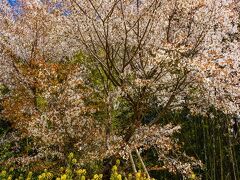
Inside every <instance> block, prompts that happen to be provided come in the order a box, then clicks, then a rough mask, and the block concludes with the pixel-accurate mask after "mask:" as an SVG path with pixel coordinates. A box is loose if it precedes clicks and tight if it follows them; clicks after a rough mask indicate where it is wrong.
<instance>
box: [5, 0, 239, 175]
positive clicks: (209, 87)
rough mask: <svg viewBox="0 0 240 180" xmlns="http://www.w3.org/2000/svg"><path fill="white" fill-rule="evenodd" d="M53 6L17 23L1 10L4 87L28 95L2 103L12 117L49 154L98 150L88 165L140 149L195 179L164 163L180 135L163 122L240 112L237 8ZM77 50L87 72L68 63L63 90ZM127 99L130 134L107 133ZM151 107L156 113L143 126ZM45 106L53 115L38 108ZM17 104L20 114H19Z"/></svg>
mask: <svg viewBox="0 0 240 180" xmlns="http://www.w3.org/2000/svg"><path fill="white" fill-rule="evenodd" d="M54 3H55V2H51V1H48V2H42V1H37V0H32V1H29V2H26V1H21V3H20V7H19V8H20V9H21V10H20V11H18V12H19V13H17V14H14V15H13V10H12V9H11V8H10V7H9V6H8V5H7V4H4V3H3V4H1V10H2V11H1V14H0V23H1V25H2V26H1V27H0V32H1V36H0V50H1V59H0V64H1V67H0V75H1V76H0V82H2V83H3V84H4V85H7V86H8V87H9V88H10V89H11V90H12V93H13V94H12V97H15V96H17V95H18V94H17V92H22V94H20V96H21V98H22V99H20V100H19V101H16V98H15V99H14V98H12V99H11V98H10V99H8V100H6V101H5V105H6V107H8V108H5V113H6V116H7V115H9V117H8V118H9V119H12V120H13V121H14V122H16V124H17V126H18V127H20V129H21V128H22V127H23V129H24V130H23V131H25V132H26V133H27V134H28V133H29V134H30V135H32V136H33V137H35V138H37V139H40V141H39V142H41V143H42V144H44V147H46V146H45V145H46V144H48V145H52V146H54V145H56V144H58V143H59V144H65V143H66V142H65V140H66V141H67V139H71V143H74V145H75V147H77V148H78V150H79V151H81V150H82V148H86V147H87V146H89V147H95V148H92V149H91V150H89V155H90V156H91V158H90V159H94V158H99V159H101V158H104V157H107V156H109V155H112V154H120V155H122V156H123V157H126V158H128V157H129V158H130V160H132V155H131V153H132V152H136V153H137V155H138V157H139V159H140V160H142V159H141V156H140V153H139V149H140V148H144V149H148V148H150V147H156V149H157V152H158V153H159V157H160V158H161V160H164V161H166V163H165V164H166V166H167V168H168V169H171V171H174V168H173V166H171V164H174V165H176V166H177V168H178V169H181V168H183V167H187V168H185V170H186V169H188V170H187V171H188V173H186V172H183V174H189V172H190V170H189V169H190V168H189V164H186V165H183V164H182V163H181V162H177V161H176V160H175V159H170V158H167V155H168V152H169V150H170V149H175V148H176V146H175V145H174V144H176V143H174V141H173V140H172V139H171V138H170V137H171V136H172V135H173V132H175V131H177V130H178V129H179V127H178V126H176V127H174V126H173V125H167V126H163V127H160V126H159V125H157V124H158V123H159V122H160V120H161V118H162V117H163V116H164V115H166V114H167V113H168V112H169V111H173V110H177V109H179V108H182V107H183V106H187V107H188V108H190V109H191V111H192V112H193V113H201V114H204V113H205V112H206V110H207V109H208V107H210V106H214V107H216V108H218V109H220V110H222V111H224V112H225V113H238V111H239V94H240V92H239V91H240V90H239V89H240V88H239V69H240V68H239V47H240V46H239V41H237V40H236V39H234V38H233V39H231V37H233V36H235V35H236V33H237V32H238V29H237V21H238V14H237V11H236V10H237V7H238V5H239V4H238V3H237V2H236V1H233V0H226V1H221V0H197V1H196V0H186V1H179V0H67V1H62V2H61V6H60V7H58V8H56V7H55V8H54ZM65 10H67V11H68V12H69V13H67V14H64V11H65ZM80 51H81V53H83V54H84V58H85V59H87V65H86V64H82V65H81V67H79V65H77V66H72V67H71V68H73V69H72V72H70V71H71V70H70V69H68V68H67V65H66V70H68V75H66V76H65V81H64V82H65V83H66V84H63V83H61V82H59V80H58V76H59V74H58V73H57V70H56V69H58V68H59V63H60V64H61V63H63V62H68V63H71V62H72V60H73V59H75V58H76V57H75V55H76V54H77V53H79V52H80ZM54 63H56V64H55V66H56V67H52V66H53V65H54ZM60 66H61V65H60ZM84 66H85V67H84ZM61 68H63V67H61ZM61 68H60V69H61ZM86 70H87V71H88V70H90V71H93V70H94V72H97V73H98V75H99V77H100V78H99V79H101V80H100V81H99V82H100V83H97V84H96V83H95V84H94V83H93V82H87V80H86V79H87V78H85V77H86V76H85V75H86V74H85V71H86ZM60 72H61V71H60ZM61 73H62V72H61ZM88 73H89V71H88V72H87V74H88ZM84 78H85V79H84ZM86 82H87V83H86ZM81 84H83V87H84V88H83V89H82V88H80V87H79V86H80V85H81ZM89 84H93V85H92V86H91V88H90V87H88V86H87V85H89ZM78 85H79V86H78ZM85 85H86V86H85ZM86 87H87V88H86ZM19 88H20V89H19ZM85 88H86V89H85ZM88 88H89V89H88ZM20 90H21V91H20ZM39 92H41V93H40V94H39ZM92 92H94V93H96V94H98V93H99V94H100V93H101V94H102V99H101V100H102V102H104V103H103V104H105V105H106V109H107V112H108V116H107V118H106V120H105V121H106V122H104V123H103V124H101V123H100V124H101V125H99V124H98V123H99V122H98V121H96V119H94V117H92V116H91V115H89V114H94V112H95V111H97V110H96V109H95V108H92V107H91V108H90V107H89V106H87V105H86V104H85V101H84V100H85V99H86V97H89V98H90V94H91V93H92ZM82 94H85V95H84V96H83V95H82ZM10 97H11V96H10ZM24 97H28V100H31V101H25V100H24ZM54 98H55V99H54ZM122 101H124V103H126V104H127V106H129V107H130V108H129V109H130V111H131V114H132V115H131V117H130V118H127V119H125V121H124V123H125V124H127V125H128V126H127V127H125V128H124V129H123V131H120V132H119V131H118V130H114V131H112V128H110V130H109V128H108V127H111V126H112V124H113V121H114V120H116V118H115V117H113V116H112V113H111V112H113V111H115V110H120V108H121V107H120V106H119V104H121V102H122ZM153 101H154V103H156V104H157V108H158V109H157V111H158V114H157V115H156V117H155V119H153V120H152V121H151V122H150V124H146V125H143V123H142V122H143V118H144V117H145V116H146V114H147V113H148V112H149V111H151V108H152V107H151V104H152V102H153ZM23 102H24V103H23ZM39 102H41V103H40V104H42V105H43V106H45V104H48V106H47V108H46V109H41V108H40V109H39ZM14 104H15V105H16V107H18V108H17V109H16V110H15V111H12V109H13V107H12V105H14ZM49 104H50V105H49ZM29 107H31V108H30V109H31V111H29V109H28V108H29ZM11 112H14V113H12V114H11ZM26 113H27V114H26ZM29 113H30V114H29ZM16 114H18V115H19V114H20V116H18V117H21V118H20V119H19V118H16V117H14V116H15V115H16ZM26 120H27V122H25V121H26ZM48 126H54V127H53V128H50V127H48ZM87 127H89V129H91V130H89V129H87ZM84 128H85V129H84ZM79 129H81V131H80V130H79ZM102 131H106V132H102ZM109 131H110V132H109ZM85 132H86V134H85ZM89 133H90V135H89ZM83 136H85V137H86V136H87V137H89V138H84V137H83ZM94 138H95V141H94V140H93V139H94ZM73 139H74V140H73ZM83 140H84V141H83ZM85 140H86V141H85ZM69 141H70V140H69ZM51 143H52V144H51ZM84 143H86V146H84V145H85V144H84ZM105 143H106V144H107V147H106V146H104V145H103V144H105ZM59 147H60V146H59ZM60 149H61V148H60ZM87 149H88V148H87ZM58 150H59V149H58ZM59 151H60V150H59ZM85 151H86V150H85ZM99 152H102V153H101V154H102V156H99V155H98V154H99ZM141 162H142V164H143V166H144V163H143V161H141ZM169 162H172V163H169ZM173 162H174V163H173ZM132 165H133V167H134V165H135V164H134V162H133V163H132ZM133 169H134V168H133ZM145 171H146V172H147V170H146V168H145Z"/></svg>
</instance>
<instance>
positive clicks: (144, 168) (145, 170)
mask: <svg viewBox="0 0 240 180" xmlns="http://www.w3.org/2000/svg"><path fill="white" fill-rule="evenodd" d="M135 151H136V153H137V156H138V159H139V160H140V162H141V164H142V167H143V170H144V172H145V173H146V174H147V177H148V179H150V175H149V173H148V170H147V168H146V166H145V164H144V162H143V159H142V157H141V155H140V153H139V151H138V149H137V148H135Z"/></svg>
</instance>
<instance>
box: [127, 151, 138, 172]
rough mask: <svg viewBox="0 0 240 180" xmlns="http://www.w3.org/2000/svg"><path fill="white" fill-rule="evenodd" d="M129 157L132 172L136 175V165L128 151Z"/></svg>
mask: <svg viewBox="0 0 240 180" xmlns="http://www.w3.org/2000/svg"><path fill="white" fill-rule="evenodd" d="M129 157H130V161H131V165H132V169H133V172H134V173H135V174H136V173H137V168H136V165H135V163H134V160H133V157H132V153H131V151H129Z"/></svg>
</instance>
